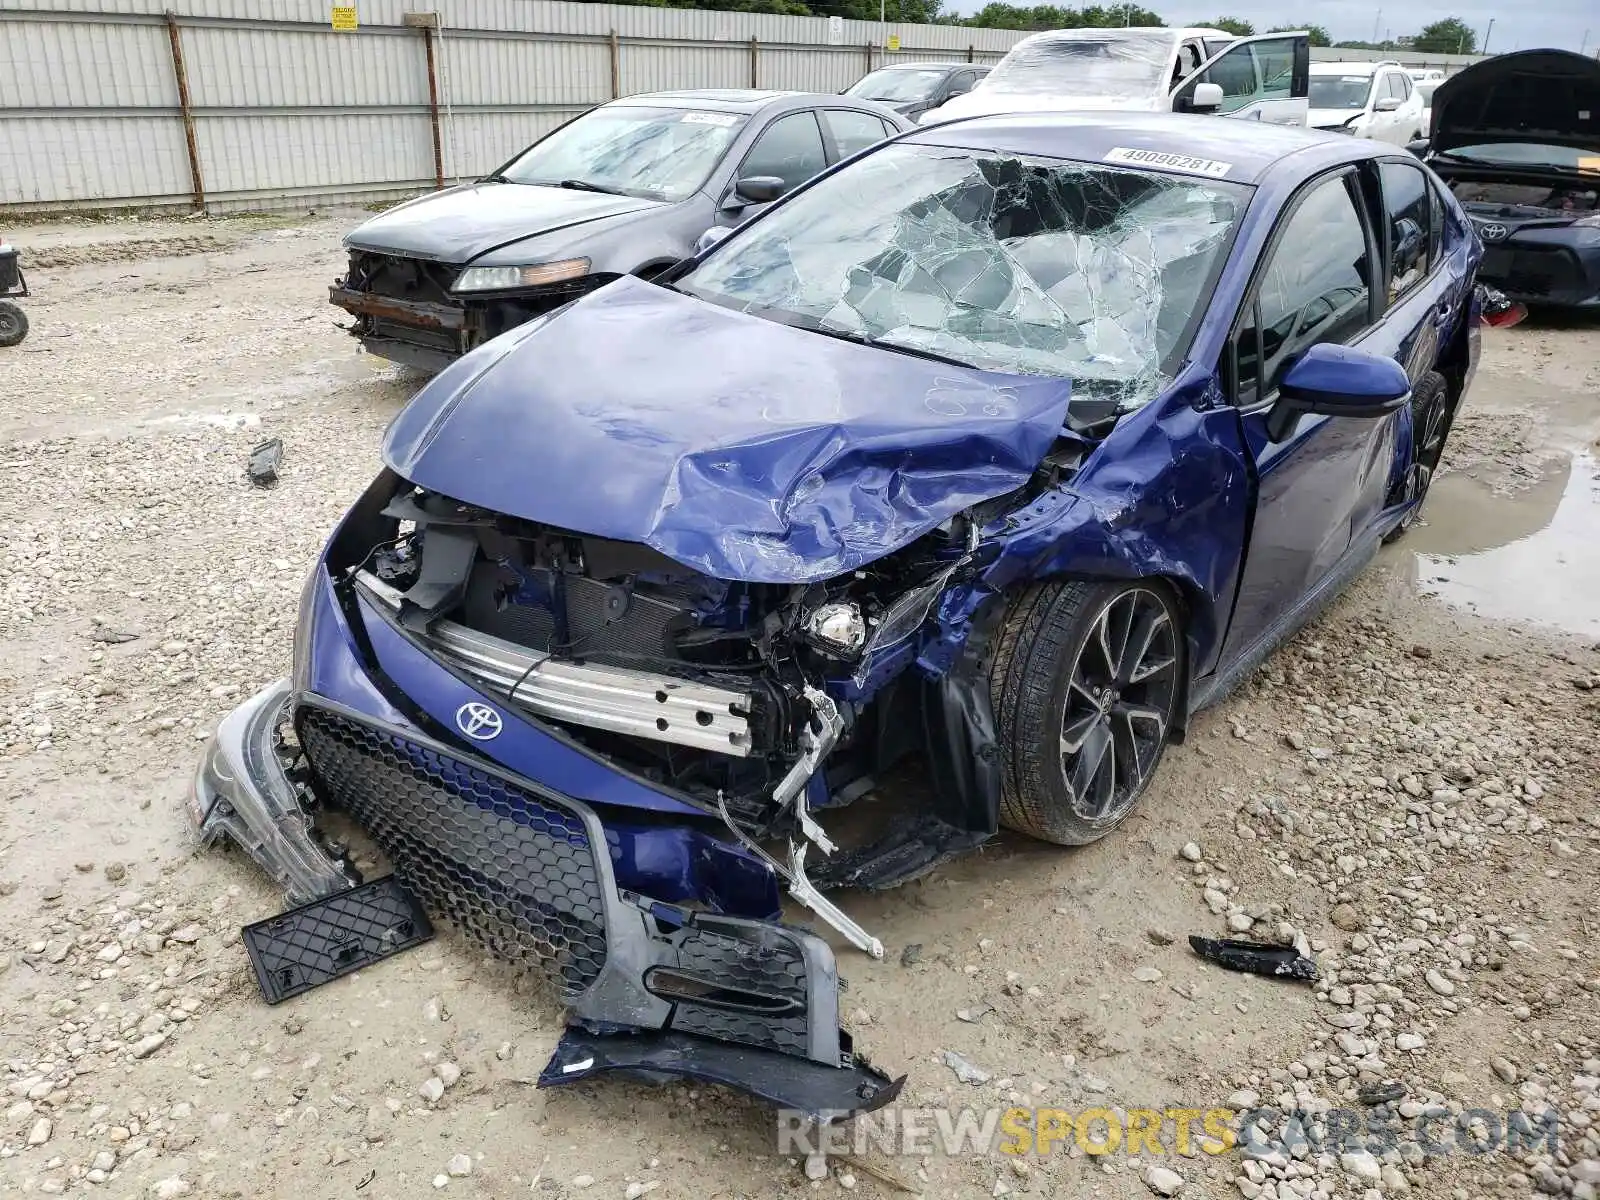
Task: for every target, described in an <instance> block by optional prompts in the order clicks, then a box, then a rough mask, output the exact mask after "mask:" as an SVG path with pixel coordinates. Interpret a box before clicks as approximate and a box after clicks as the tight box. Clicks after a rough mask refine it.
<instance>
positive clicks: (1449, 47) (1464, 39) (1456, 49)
mask: <svg viewBox="0 0 1600 1200" xmlns="http://www.w3.org/2000/svg"><path fill="white" fill-rule="evenodd" d="M1411 48H1412V49H1413V50H1418V51H1421V52H1422V53H1424V54H1471V53H1473V52H1474V51H1475V50H1477V48H1478V35H1477V34H1476V33H1474V32H1473V31H1472V26H1470V25H1468V24H1467V23H1466V22H1465V21H1463V20H1462V19H1461V18H1460V17H1446V18H1445V19H1444V20H1442V21H1435V22H1434V23H1433V24H1432V25H1424V26H1423V27H1422V32H1421V33H1419V34H1417V36H1416V37H1414V38H1412V39H1411Z"/></svg>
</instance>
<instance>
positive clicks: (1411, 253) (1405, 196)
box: [1378, 162, 1436, 304]
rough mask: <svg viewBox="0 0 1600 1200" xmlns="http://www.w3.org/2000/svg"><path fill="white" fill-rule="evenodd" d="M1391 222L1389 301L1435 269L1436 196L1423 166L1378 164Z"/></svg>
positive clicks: (1389, 238) (1388, 250) (1389, 236)
mask: <svg viewBox="0 0 1600 1200" xmlns="http://www.w3.org/2000/svg"><path fill="white" fill-rule="evenodd" d="M1378 176H1379V179H1380V180H1381V182H1382V185H1383V209H1384V219H1385V221H1386V223H1387V226H1388V235H1387V238H1386V241H1387V251H1386V252H1387V254H1388V257H1389V302H1390V303H1391V304H1392V303H1394V302H1395V301H1396V300H1398V299H1399V298H1400V297H1401V296H1404V295H1405V294H1406V293H1407V292H1409V291H1410V290H1411V289H1412V288H1414V287H1416V286H1417V284H1419V283H1421V282H1422V281H1423V279H1424V278H1426V276H1427V274H1428V272H1429V271H1431V270H1432V269H1433V246H1434V245H1435V243H1436V234H1435V231H1434V229H1433V200H1432V196H1431V189H1430V187H1429V186H1428V178H1427V176H1426V175H1424V174H1423V173H1422V168H1421V167H1420V166H1412V165H1411V164H1410V163H1404V162H1386V163H1380V164H1379V166H1378Z"/></svg>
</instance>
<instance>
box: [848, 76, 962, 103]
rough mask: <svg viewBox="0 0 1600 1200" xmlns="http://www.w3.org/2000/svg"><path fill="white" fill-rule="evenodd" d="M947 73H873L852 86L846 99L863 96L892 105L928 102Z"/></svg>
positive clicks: (866, 98)
mask: <svg viewBox="0 0 1600 1200" xmlns="http://www.w3.org/2000/svg"><path fill="white" fill-rule="evenodd" d="M944 77H945V72H944V71H943V70H941V69H938V68H929V69H928V70H912V69H911V68H908V67H890V68H888V69H887V70H883V71H874V72H873V73H872V74H871V75H868V76H866V77H865V78H864V79H862V80H860V81H858V82H857V83H855V84H853V85H852V86H851V87H850V88H848V89H847V90H846V92H845V95H847V96H860V97H861V98H862V99H864V100H887V101H888V102H890V103H891V104H906V103H909V102H910V101H913V100H926V99H927V98H928V97H929V96H931V95H933V93H934V90H935V89H936V88H937V87H938V86H939V84H941V83H942V82H944Z"/></svg>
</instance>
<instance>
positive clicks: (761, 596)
mask: <svg viewBox="0 0 1600 1200" xmlns="http://www.w3.org/2000/svg"><path fill="white" fill-rule="evenodd" d="M1064 469H1069V467H1068V466H1067V465H1066V464H1065V462H1064V461H1056V460H1052V461H1051V462H1049V463H1047V464H1046V466H1045V468H1044V470H1045V471H1046V472H1047V473H1049V474H1050V475H1051V476H1052V477H1056V476H1058V474H1059V472H1060V471H1062V470H1064ZM1015 499H1016V497H1014V496H1013V497H1002V498H999V499H997V500H996V501H993V502H990V503H989V504H987V505H984V506H981V507H980V509H978V510H976V511H973V512H969V513H964V514H961V515H959V516H957V517H955V518H953V519H951V520H950V521H948V522H946V523H945V524H943V525H941V526H940V527H939V528H937V529H935V530H934V531H933V532H932V533H930V534H928V535H926V536H924V537H923V538H920V539H918V540H917V541H916V542H914V543H912V544H911V545H909V546H906V547H904V548H902V549H901V550H899V551H897V552H895V553H893V554H891V555H889V556H888V557H886V558H884V559H882V560H879V561H877V562H874V563H872V564H870V565H868V566H865V567H862V568H860V569H858V570H855V571H853V572H849V573H847V574H845V575H844V576H841V577H839V578H837V579H833V580H829V581H826V582H822V583H799V584H781V583H750V582H730V581H725V580H719V579H715V578H712V577H710V576H707V575H704V574H701V573H699V572H696V571H694V570H692V569H690V568H687V567H685V566H683V565H681V564H679V563H677V562H676V561H674V560H673V559H670V558H668V557H666V556H665V555H663V554H661V553H659V552H658V551H655V550H653V549H651V548H650V547H647V546H641V545H636V544H631V543H625V542H617V541H611V540H608V539H605V538H599V537H594V536H589V535H580V534H574V533H569V532H566V531H562V530H557V529H553V528H549V527H546V526H543V525H540V524H537V523H535V522H531V521H527V520H523V519H521V518H515V517H508V516H505V515H503V514H496V513H492V512H489V511H487V510H484V509H480V508H474V507H472V506H468V505H464V504H460V503H458V502H456V501H454V500H451V499H449V498H447V497H443V496H440V495H437V494H435V493H429V492H426V491H423V490H420V489H415V488H411V487H408V486H406V485H404V484H403V483H397V490H396V491H394V493H393V494H392V496H390V497H389V498H388V499H387V501H386V502H385V501H382V500H381V499H380V500H379V501H378V502H379V503H382V508H381V511H378V512H374V513H372V514H371V515H372V516H373V517H374V518H376V520H375V521H374V522H373V523H371V524H365V523H364V524H365V529H366V530H367V532H366V533H365V534H363V535H362V538H363V540H365V539H366V538H367V537H371V536H372V535H373V534H376V533H381V534H383V535H384V536H383V537H382V539H381V540H375V541H369V542H367V543H366V546H365V547H364V548H362V549H358V548H357V547H356V546H355V545H351V546H350V547H349V548H348V558H349V562H350V565H349V567H348V568H347V569H346V571H345V575H344V579H343V581H342V586H344V587H346V588H348V589H350V590H351V592H352V593H353V594H354V595H358V596H359V597H360V598H361V599H362V600H364V601H365V602H366V604H367V606H368V608H369V609H371V610H373V611H376V612H377V613H379V614H380V615H381V616H382V617H383V618H384V619H385V620H387V621H389V622H391V623H392V625H393V626H394V627H395V628H396V629H397V630H398V631H400V632H401V633H402V634H403V635H404V636H406V637H407V638H409V639H410V640H411V641H412V642H413V643H414V644H415V645H417V646H418V647H419V648H421V649H423V650H424V651H425V652H426V653H427V654H428V655H430V656H431V657H433V658H434V659H435V660H437V661H438V662H440V663H441V664H443V665H445V666H446V667H448V668H450V669H451V670H453V671H455V672H456V673H457V674H458V675H460V676H462V677H463V678H465V679H467V680H468V681H470V683H471V685H472V686H473V687H474V688H476V689H478V690H480V691H482V692H483V693H484V694H487V695H490V696H493V697H496V698H497V699H499V700H501V701H503V702H506V703H508V704H511V705H513V706H515V707H516V708H518V709H519V710H521V711H522V712H523V713H524V714H525V715H528V716H532V717H534V718H536V719H538V720H540V721H541V722H545V723H547V724H548V725H549V726H550V727H553V728H554V729H556V730H557V731H559V732H560V733H561V734H562V735H563V736H565V737H566V738H568V739H569V740H570V741H572V742H574V743H576V744H577V745H579V746H581V747H582V748H583V749H584V750H586V751H588V752H589V753H590V754H592V755H594V756H596V757H598V758H601V759H602V760H604V761H606V762H608V763H609V764H611V765H612V766H613V767H615V768H617V769H619V770H622V771H625V772H627V773H628V774H629V775H631V776H633V777H635V778H638V779H641V780H644V781H647V782H649V783H650V784H651V785H654V786H657V787H659V788H661V789H663V790H665V791H668V792H669V793H670V794H673V795H676V796H679V797H682V798H685V799H687V800H689V801H691V802H692V803H693V804H695V805H696V806H697V807H699V808H701V809H702V810H703V811H704V812H706V813H707V815H708V816H715V817H717V818H718V819H719V820H720V821H721V822H722V823H723V824H725V825H726V826H727V828H728V829H729V830H731V831H732V832H733V833H734V834H735V836H736V837H737V838H738V839H739V840H740V841H741V842H742V843H743V844H744V845H745V846H746V848H747V849H749V850H751V851H752V852H753V853H757V854H759V855H760V856H761V857H762V858H764V859H766V860H767V861H768V862H769V863H770V864H771V865H773V866H774V868H775V869H776V870H778V871H779V873H780V874H781V875H783V876H784V877H785V878H787V879H789V881H790V884H791V890H792V891H793V892H794V894H795V895H796V896H798V897H799V898H801V899H802V900H803V901H804V902H805V903H807V904H808V905H809V906H810V907H812V908H813V909H815V910H817V911H818V912H819V913H821V912H823V908H822V907H820V906H826V907H827V908H828V909H830V910H831V908H832V906H831V905H828V904H827V902H826V901H824V900H821V898H820V896H817V895H816V894H815V891H816V888H817V887H825V886H837V885H842V884H846V883H848V884H851V885H855V886H867V887H887V886H893V885H895V884H898V883H901V882H904V881H906V880H907V879H910V878H915V877H916V876H918V875H920V874H922V873H924V872H925V871H927V870H930V869H932V867H934V866H936V865H937V864H938V863H939V862H942V861H944V860H945V859H946V858H949V857H951V856H952V855H954V854H956V853H960V852H961V851H963V850H965V849H968V848H970V847H971V846H972V845H975V844H978V843H979V842H981V841H983V840H986V839H987V838H988V837H989V836H990V835H991V834H992V833H993V830H994V820H995V818H994V812H993V805H994V804H995V803H996V801H995V799H994V797H993V796H990V795H987V794H984V793H985V792H986V791H987V789H984V788H982V787H974V786H973V784H972V780H973V777H974V776H973V769H972V766H971V762H972V759H973V758H974V757H976V753H975V750H974V748H973V747H971V746H969V745H965V744H963V741H962V737H961V731H960V730H959V729H958V728H956V726H955V725H954V724H953V723H952V718H951V717H950V712H951V711H953V710H956V709H960V708H962V707H969V708H970V707H972V706H971V705H965V706H963V704H962V702H961V700H960V697H959V694H958V691H954V690H952V689H959V688H960V687H962V686H964V684H963V683H961V682H959V681H958V679H957V677H956V676H957V673H953V672H952V673H951V676H950V677H949V678H946V679H944V680H942V681H940V682H938V683H934V682H932V681H930V680H928V679H927V678H925V677H924V676H923V674H922V673H920V672H916V671H908V670H906V668H907V667H908V666H910V665H911V663H912V662H914V661H915V659H916V657H917V654H918V645H917V640H918V639H917V638H916V636H915V635H916V634H917V633H918V631H919V629H921V628H922V627H923V626H924V624H925V622H926V621H927V618H928V617H929V615H930V611H931V610H932V608H933V606H934V605H935V604H936V603H937V602H938V600H939V599H940V597H941V596H942V595H943V594H944V592H945V590H946V589H947V588H948V587H950V586H952V585H953V584H955V583H957V582H959V581H960V580H961V579H963V578H965V577H966V576H968V575H970V574H973V573H975V572H976V571H977V570H978V569H979V568H978V563H977V561H976V559H977V557H978V556H977V555H976V554H975V550H976V547H977V530H978V528H979V523H980V522H982V521H984V520H988V519H990V518H991V517H992V516H993V515H995V514H997V513H998V512H999V511H1001V510H1003V509H1004V508H1005V507H1006V506H1007V505H1008V504H1009V503H1010V502H1013V501H1014V500H1015ZM935 732H936V733H937V737H938V738H939V741H940V743H941V744H940V745H938V746H935V745H933V742H932V736H933V734H934V733H935ZM919 752H920V753H922V754H928V755H930V756H931V757H932V758H933V760H934V762H935V770H938V765H937V764H938V763H939V760H941V759H943V758H945V757H946V756H947V755H948V756H951V757H953V758H954V759H955V761H957V762H960V761H961V759H963V758H965V759H966V761H967V765H966V768H965V770H964V771H963V772H957V771H955V770H948V771H943V772H941V773H942V774H943V775H945V776H946V778H945V779H944V780H943V787H942V788H936V791H942V792H943V793H944V800H943V802H941V803H940V804H937V805H935V806H934V810H933V811H930V812H926V813H922V814H919V815H918V816H917V817H916V818H915V819H914V820H913V821H911V822H909V823H902V822H897V823H896V828H895V832H893V833H891V834H890V835H889V836H888V837H886V838H884V839H880V841H879V842H878V843H875V844H873V845H871V846H868V847H864V848H860V849H857V850H854V851H852V850H846V851H844V852H843V853H840V854H837V855H835V854H834V851H835V850H836V849H838V847H836V846H835V845H834V844H833V842H832V840H831V839H830V838H829V836H828V834H827V833H825V832H824V831H823V829H822V828H821V826H820V825H819V824H818V823H817V822H816V821H815V820H814V818H813V817H812V815H811V814H812V812H813V810H816V809H823V808H828V807H840V806H843V805H846V804H849V803H851V802H852V801H855V800H857V799H860V798H861V797H863V796H864V795H866V794H868V793H869V792H871V791H872V790H873V789H874V788H875V786H876V785H877V783H878V781H880V780H881V779H882V778H883V776H884V774H885V773H886V772H888V771H890V770H891V769H892V768H894V767H895V766H896V764H897V763H900V762H901V761H902V760H903V759H906V758H908V757H910V756H912V755H914V754H917V753H919ZM767 839H778V840H783V839H787V841H788V844H789V847H790V856H791V857H790V859H789V861H788V863H787V864H785V863H783V862H780V861H778V860H777V859H775V858H773V857H772V856H771V855H768V854H767V853H766V852H765V851H763V850H761V849H759V848H758V847H757V845H756V843H757V842H758V841H761V840H767ZM811 848H816V849H819V850H821V851H822V853H823V854H824V855H827V856H829V857H827V858H826V860H825V861H823V862H822V863H820V864H819V866H820V871H819V877H818V879H817V880H816V883H815V885H813V884H812V883H811V881H809V880H808V879H807V877H806V874H805V863H804V856H805V853H806V851H807V850H808V849H811ZM824 915H825V916H826V919H828V920H829V921H830V923H833V924H835V926H836V927H837V928H840V929H841V930H842V931H843V932H845V933H846V936H848V937H850V940H852V941H854V942H856V943H857V944H858V945H861V946H862V947H863V948H868V949H870V947H872V946H874V945H876V939H874V938H870V937H869V936H868V935H866V934H865V933H864V932H862V931H859V930H856V929H854V927H853V925H852V923H850V922H849V919H848V918H847V917H845V916H844V914H843V913H839V912H837V911H836V910H834V911H831V912H828V913H826V914H824ZM858 935H859V936H858Z"/></svg>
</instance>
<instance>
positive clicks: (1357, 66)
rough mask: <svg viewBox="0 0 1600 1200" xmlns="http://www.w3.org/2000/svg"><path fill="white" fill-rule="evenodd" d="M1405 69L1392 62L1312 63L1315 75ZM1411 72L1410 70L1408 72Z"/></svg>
mask: <svg viewBox="0 0 1600 1200" xmlns="http://www.w3.org/2000/svg"><path fill="white" fill-rule="evenodd" d="M1390 68H1393V69H1396V70H1402V71H1403V70H1405V68H1404V67H1401V66H1400V64H1399V63H1392V62H1362V61H1360V60H1357V61H1355V62H1314V63H1312V64H1311V73H1312V74H1313V75H1376V74H1377V73H1378V72H1379V71H1380V70H1387V69H1390ZM1406 73H1407V74H1410V72H1406Z"/></svg>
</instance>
